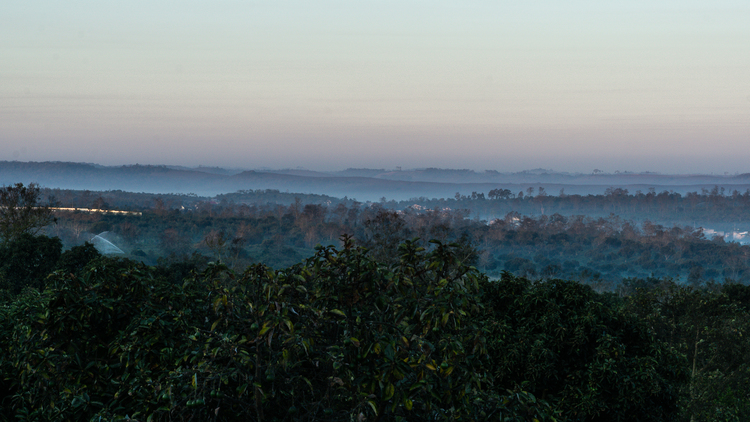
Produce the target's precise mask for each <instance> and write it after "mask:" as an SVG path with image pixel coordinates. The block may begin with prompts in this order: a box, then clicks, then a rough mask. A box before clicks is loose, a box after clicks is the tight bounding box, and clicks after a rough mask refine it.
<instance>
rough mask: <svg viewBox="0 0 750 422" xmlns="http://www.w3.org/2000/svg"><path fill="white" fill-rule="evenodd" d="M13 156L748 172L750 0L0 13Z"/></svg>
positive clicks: (63, 6) (3, 93) (140, 4)
mask: <svg viewBox="0 0 750 422" xmlns="http://www.w3.org/2000/svg"><path fill="white" fill-rule="evenodd" d="M14 159H16V160H21V161H47V160H60V161H83V162H97V163H101V164H132V163H141V164H175V165H218V166H231V167H244V168H256V167H263V166H265V167H272V168H286V167H297V166H302V167H305V168H311V169H343V168H346V167H378V168H381V167H386V168H393V167H395V166H402V167H405V168H415V167H449V168H471V169H477V170H481V169H496V170H500V171H517V170H523V169H529V168H536V167H544V168H552V169H555V170H567V171H584V172H588V171H591V170H592V169H593V168H600V169H602V170H605V171H614V170H621V171H624V170H630V171H644V170H651V171H661V172H677V173H694V172H724V171H728V172H731V173H734V172H750V2H749V1H747V0H742V1H729V0H715V1H711V2H707V1H691V0H680V1H665V0H651V1H640V0H631V1H601V0H599V1H527V2H517V1H513V2H510V1H465V2H460V3H459V2H444V1H409V0H401V1H351V0H349V1H270V0H269V1H212V2H208V1H164V0H151V1H140V0H131V1H128V2H125V1H107V2H103V1H101V0H99V1H89V2H83V1H68V2H60V1H51V0H47V1H33V0H32V1H15V0H10V1H3V2H0V160H14Z"/></svg>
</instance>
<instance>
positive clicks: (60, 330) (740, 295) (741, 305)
mask: <svg viewBox="0 0 750 422" xmlns="http://www.w3.org/2000/svg"><path fill="white" fill-rule="evenodd" d="M22 188H23V186H18V185H16V186H14V187H8V188H7V189H11V190H12V189H16V190H17V192H16V193H22V192H27V191H23V189H22ZM31 188H32V193H33V194H34V195H32V196H34V198H31V199H30V200H31V201H47V202H45V203H50V204H53V205H58V204H59V202H58V201H59V200H56V199H52V200H50V199H51V198H49V192H47V195H48V196H47V197H44V195H41V194H40V191H37V190H36V189H37V187H35V186H31ZM27 193H28V192H27ZM57 193H60V192H57ZM495 193H497V192H495ZM269 194H270V195H273V196H275V197H279V196H280V197H284V195H283V194H280V193H279V192H274V191H270V192H265V191H264V192H255V191H253V192H249V191H248V192H238V193H236V194H235V196H234V197H233V198H234V200H240V198H242V197H243V196H244V197H248V196H255V197H263V196H264V195H269ZM503 195H504V193H500V194H498V195H495V194H493V195H492V196H493V199H491V200H488V199H482V198H479V197H477V198H473V199H466V198H458V199H454V200H455V201H456V202H461V201H497V200H498V199H496V198H495V197H497V196H503ZM61 196H62V197H63V199H62V201H72V202H69V203H68V204H64V205H69V206H72V207H73V208H76V207H81V205H86V204H85V203H83V204H81V203H80V202H75V201H80V199H81V198H85V199H86V200H87V201H91V203H90V204H89V207H90V208H91V209H96V211H95V212H92V211H90V210H89V209H86V210H79V211H69V210H66V211H63V210H60V209H59V207H56V206H44V207H35V206H32V207H26V208H25V211H26V212H27V213H32V214H33V213H34V212H36V210H43V211H44V212H45V213H47V214H46V215H47V217H45V219H42V220H37V221H36V223H35V224H32V225H31V226H28V227H27V229H24V230H20V231H17V233H18V234H17V235H14V236H12V237H5V238H4V239H5V240H4V243H3V244H2V245H0V262H2V265H0V302H1V303H2V305H1V306H0V320H2V324H0V328H1V329H2V330H3V333H2V335H1V336H0V350H1V351H2V354H0V374H1V378H0V405H1V406H2V409H3V412H2V416H0V420H12V419H13V420H93V419H96V420H151V421H156V420H185V421H188V420H195V419H196V418H197V419H207V418H211V419H213V420H217V421H218V420H227V421H229V420H248V419H252V420H280V421H281V420H283V421H303V420H341V421H345V420H346V421H349V420H358V421H365V420H480V419H481V420H485V419H486V420H517V421H533V420H538V421H543V420H550V421H551V420H557V421H595V420H654V421H666V420H670V421H671V420H684V421H688V420H745V419H747V418H748V417H750V396H749V394H748V391H750V344H749V343H748V342H747V335H748V332H749V330H750V314H749V313H748V311H749V310H750V289H749V288H748V287H747V286H746V283H745V284H743V283H744V282H745V281H746V279H747V278H748V277H750V275H749V274H748V271H747V262H748V247H747V246H742V245H740V244H738V243H731V242H730V243H727V242H724V241H723V239H722V238H713V239H707V238H706V237H705V236H704V233H703V231H702V230H700V229H693V228H686V227H678V226H673V227H671V228H668V227H664V226H661V225H659V224H654V223H652V222H650V221H644V222H641V223H635V222H633V221H628V220H624V219H621V218H620V217H617V216H615V215H610V216H608V217H607V218H602V217H597V218H594V217H584V216H580V215H574V216H564V215H562V214H553V215H550V216H548V215H540V216H536V217H532V216H525V215H522V214H520V213H519V212H509V213H507V214H506V215H505V216H504V217H503V218H502V219H494V220H492V221H484V220H480V219H478V218H471V217H470V212H471V211H469V210H467V209H448V207H445V208H440V207H435V208H432V209H430V208H423V207H421V206H418V205H417V206H414V205H412V206H410V207H408V208H404V209H402V210H393V209H389V208H388V206H387V205H388V204H387V202H383V203H370V204H361V203H358V202H356V201H351V200H348V199H345V200H339V201H337V202H334V201H333V200H332V199H329V198H320V197H307V198H305V199H310V200H322V201H324V202H322V203H314V202H307V203H306V202H304V200H303V199H302V197H299V196H297V197H294V199H293V201H291V202H289V203H288V204H279V203H273V202H270V201H269V202H266V203H261V204H258V203H252V204H248V203H237V202H235V201H234V200H227V199H220V200H216V199H204V198H198V197H195V196H179V195H175V196H173V197H161V196H148V195H146V196H145V197H144V196H143V195H139V194H131V193H120V192H103V193H92V192H65V195H61ZM719 196H721V197H723V198H725V197H724V196H722V195H719ZM105 197H106V198H105ZM506 199H507V200H514V201H518V200H519V198H517V197H516V198H506ZM527 200H529V201H530V200H532V199H530V198H528V195H524V199H523V201H527ZM110 201H111V203H115V204H120V203H121V202H118V201H139V202H138V203H140V204H141V206H140V207H131V210H132V209H139V210H141V212H140V213H139V214H112V213H108V212H107V210H110V209H112V208H113V207H112V206H111V204H110ZM149 201H150V204H149ZM181 201H185V202H181ZM188 201H192V202H188ZM186 204H187V205H188V206H185V205H186ZM117 208H124V207H121V206H119V205H118V206H117ZM21 210H23V208H22V209H21ZM53 214H54V218H56V220H57V222H56V224H54V225H49V226H47V227H45V228H44V230H43V233H41V234H40V233H39V230H38V229H40V228H42V226H43V225H45V224H47V223H48V222H50V221H52V219H51V218H52V215H53ZM19 215H23V214H19ZM18 221H21V222H23V221H24V220H23V219H20V220H18ZM19 224H21V226H22V223H19ZM10 225H11V226H12V224H10ZM24 227H26V226H24ZM97 232H99V233H100V234H99V235H96V236H94V234H95V233H97ZM107 232H109V233H112V235H111V236H109V237H105V236H106V233H107ZM14 233H15V232H14ZM342 233H343V234H342ZM92 236H93V238H92ZM87 239H90V240H92V242H94V243H89V242H87V241H86V240H87ZM102 239H104V240H107V239H111V240H113V241H115V242H118V243H120V245H121V246H123V248H124V249H125V250H126V251H127V253H123V254H120V256H119V257H117V256H116V255H115V256H104V255H102V253H101V252H100V250H101V248H97V243H96V242H98V241H102ZM427 239H433V240H430V241H429V242H428V241H427ZM107 241H109V240H107ZM321 243H328V244H333V245H335V246H320V244H321ZM269 264H272V266H271V265H269ZM685 271H687V277H686V280H678V278H679V277H680V276H681V274H682V273H684V272H685ZM670 272H671V273H670ZM514 274H515V275H514ZM646 274H648V275H646ZM670 274H677V276H673V277H674V278H670V277H669V275H670ZM488 275H489V276H488ZM624 276H626V277H624ZM566 279H573V280H566ZM716 279H719V280H723V281H724V282H723V283H716V282H714V281H713V280H716ZM675 280H677V281H675ZM685 281H687V283H685Z"/></svg>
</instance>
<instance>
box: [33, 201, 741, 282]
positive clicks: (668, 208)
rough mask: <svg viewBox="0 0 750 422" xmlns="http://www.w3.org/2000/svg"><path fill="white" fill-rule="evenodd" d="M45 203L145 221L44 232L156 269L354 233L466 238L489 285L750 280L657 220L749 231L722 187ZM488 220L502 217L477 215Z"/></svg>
mask: <svg viewBox="0 0 750 422" xmlns="http://www.w3.org/2000/svg"><path fill="white" fill-rule="evenodd" d="M43 195H44V198H51V199H53V200H54V201H56V202H57V203H59V204H60V205H61V206H64V207H90V208H96V209H102V210H133V211H139V212H142V214H141V215H116V214H107V213H86V212H58V213H56V214H55V215H56V216H57V218H58V220H59V221H58V224H56V225H54V226H50V227H49V229H48V230H47V234H48V235H50V236H56V237H59V238H60V239H61V240H62V241H63V244H64V245H65V246H66V247H70V246H73V245H80V244H82V243H83V242H85V241H89V240H91V239H92V238H93V237H94V235H98V234H101V233H102V232H108V234H107V235H106V236H108V237H107V239H108V241H113V243H114V244H116V245H118V247H120V249H122V250H123V251H125V252H126V253H128V254H129V256H130V257H131V258H134V259H140V260H142V261H144V262H146V263H152V264H153V263H156V262H157V260H158V259H176V258H181V257H185V256H188V255H190V254H192V253H193V252H197V253H200V254H203V255H206V256H210V257H213V258H217V257H218V258H221V259H223V261H224V262H226V263H228V264H229V265H233V266H236V267H237V268H240V267H243V266H246V265H248V264H250V263H254V262H263V263H265V264H268V265H271V266H273V267H276V268H281V267H285V266H289V265H292V264H294V263H295V262H298V261H300V260H301V259H303V258H304V257H305V256H309V255H310V254H311V253H312V248H313V247H314V246H315V245H317V244H323V245H328V244H334V245H336V244H338V238H339V236H340V235H342V234H349V235H352V236H353V237H354V238H355V239H356V241H357V242H359V244H361V245H364V246H367V247H370V248H373V247H380V248H381V249H383V250H389V249H387V246H388V245H389V243H390V246H388V247H393V243H394V242H396V240H395V239H399V240H400V239H406V238H412V237H420V238H423V239H433V238H434V239H439V240H443V241H458V240H460V241H462V242H464V243H467V244H470V245H471V246H472V247H473V248H475V249H476V254H475V258H476V260H475V261H474V264H475V265H476V266H477V267H478V268H480V269H481V270H482V271H484V272H486V273H487V274H489V275H490V276H492V277H499V276H500V274H501V273H502V271H509V272H511V273H514V274H517V275H523V276H525V277H529V278H532V279H537V278H550V277H562V278H567V279H574V280H582V281H590V282H595V283H599V284H600V287H602V288H608V289H612V288H615V284H616V283H618V282H620V281H621V280H622V279H624V278H648V277H654V278H662V277H671V278H674V279H677V280H681V281H683V282H684V281H690V282H691V283H702V282H704V281H710V280H714V281H722V280H724V279H731V280H735V281H746V280H748V278H750V272H748V256H750V251H749V250H748V247H747V246H744V245H742V244H741V243H739V242H731V241H729V240H732V239H727V240H726V241H725V239H724V238H723V237H721V236H718V237H717V236H715V233H712V232H710V231H708V230H705V229H703V228H702V227H700V226H695V225H692V224H690V225H683V224H666V223H659V222H658V221H661V220H659V216H664V217H665V218H666V217H669V221H686V220H691V219H695V220H698V221H709V222H714V223H715V224H714V223H712V224H711V227H713V228H715V229H718V228H721V227H722V225H721V224H720V223H719V221H733V220H735V221H736V222H737V223H736V226H735V227H742V224H743V223H742V222H743V221H748V220H746V218H750V214H748V210H750V195H749V194H748V193H747V192H746V193H743V194H740V193H739V192H733V193H732V194H731V195H727V194H725V192H722V190H721V189H720V188H718V187H717V188H716V189H713V190H710V191H706V192H701V193H695V194H690V195H687V196H685V197H683V196H681V195H679V194H670V193H668V192H662V193H658V194H657V193H656V192H649V193H645V194H644V193H635V194H629V193H628V192H627V191H623V190H618V189H613V190H610V191H609V192H608V194H607V195H599V196H593V195H590V196H578V195H564V196H551V195H547V194H546V193H545V192H539V191H538V190H537V191H534V192H527V193H525V194H523V195H520V193H519V195H515V194H513V193H509V192H506V191H504V190H503V189H496V190H494V191H490V192H489V193H488V194H487V195H484V194H476V195H472V196H471V197H462V196H460V195H459V196H458V197H457V198H447V199H432V200H428V199H425V198H421V199H414V200H413V201H409V202H395V201H387V200H385V199H384V200H383V201H380V202H375V203H360V202H358V201H356V200H352V199H348V198H341V199H339V198H333V197H329V196H321V195H303V194H289V193H282V192H279V191H276V190H258V191H249V190H248V191H238V192H235V193H232V194H227V195H220V196H218V197H215V198H205V197H198V196H195V195H154V194H136V193H128V192H120V191H108V192H89V191H63V190H46V191H43ZM542 209H543V210H544V213H539V212H533V211H534V210H542ZM615 212H617V213H620V214H622V215H625V216H628V215H630V216H640V217H641V218H640V219H628V218H625V217H622V216H621V215H618V214H616V213H615ZM500 213H504V214H500ZM484 214H492V215H498V217H497V218H492V219H482V218H480V215H484ZM649 216H651V217H654V219H653V220H652V219H650V218H648V217H649ZM726 225H727V224H726V223H725V224H724V226H726ZM737 235H742V233H741V232H739V231H737ZM740 241H744V240H740Z"/></svg>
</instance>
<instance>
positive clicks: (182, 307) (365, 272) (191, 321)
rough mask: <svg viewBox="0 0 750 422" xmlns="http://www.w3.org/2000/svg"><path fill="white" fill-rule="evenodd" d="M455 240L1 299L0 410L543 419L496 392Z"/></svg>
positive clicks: (84, 279)
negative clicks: (4, 303) (394, 257)
mask: <svg viewBox="0 0 750 422" xmlns="http://www.w3.org/2000/svg"><path fill="white" fill-rule="evenodd" d="M454 249H455V248H453V247H450V246H445V245H442V244H439V243H437V244H435V245H434V247H433V250H432V252H429V253H428V252H427V251H425V250H424V249H422V248H421V247H419V245H417V244H415V243H406V244H404V245H402V246H401V247H400V249H399V252H398V254H399V256H400V259H399V262H398V263H397V264H394V265H393V266H391V267H384V266H382V265H379V264H378V263H377V262H375V261H372V260H370V259H369V258H368V256H367V255H366V254H365V253H364V251H363V250H361V249H358V248H356V247H354V246H353V244H352V242H351V240H349V239H345V241H344V247H343V248H342V249H341V250H336V249H333V248H331V247H328V248H319V249H318V252H317V253H316V255H315V256H314V257H312V258H310V259H309V260H307V261H306V262H305V263H304V264H300V265H296V266H294V267H291V268H289V269H287V270H283V271H273V270H271V269H269V268H268V267H265V266H263V265H254V266H251V267H249V268H248V269H247V270H246V271H245V272H244V273H242V274H236V273H234V272H232V271H230V270H229V269H227V268H226V267H224V266H221V265H211V266H209V267H208V268H207V269H206V270H205V271H204V272H203V273H201V274H195V275H194V276H193V277H191V278H189V279H187V280H186V281H185V282H184V283H182V284H179V285H175V283H174V282H173V280H171V279H168V278H167V277H164V276H160V275H159V274H158V273H156V272H154V270H153V269H150V268H149V267H145V266H143V265H142V264H136V263H133V262H132V261H127V260H115V259H111V258H106V257H102V258H98V259H95V260H93V261H91V262H90V263H89V264H88V266H87V267H86V269H85V270H84V271H83V273H82V274H80V275H75V274H70V273H63V272H57V273H55V275H54V276H53V277H52V278H51V279H50V281H49V284H48V289H47V290H46V291H45V292H44V293H43V294H41V293H38V292H29V293H27V294H25V295H21V296H20V297H19V298H18V299H17V300H16V301H15V302H13V303H12V304H11V305H10V306H8V307H5V308H2V309H0V330H2V332H1V333H0V349H1V350H3V353H2V354H1V355H0V370H1V371H2V377H1V379H2V385H1V386H0V387H1V388H0V392H2V393H3V394H4V395H3V396H2V397H0V402H1V403H2V406H3V409H5V410H6V411H5V412H4V413H3V414H2V415H1V416H0V420H12V419H13V418H14V416H16V417H18V418H20V419H23V420H99V417H101V420H114V419H117V418H122V417H124V416H125V415H128V416H129V417H131V418H133V419H137V420H185V421H187V420H215V421H216V420H223V421H229V420H238V421H245V420H289V421H291V420H334V421H336V420H340V421H350V420H352V419H354V420H364V419H365V418H366V419H367V420H407V419H408V420H410V421H411V420H416V421H420V420H424V421H427V420H430V421H433V420H459V419H460V420H485V419H499V418H500V416H503V417H504V419H503V420H519V421H520V420H532V419H534V418H536V419H538V420H545V419H548V416H549V413H548V412H549V409H548V407H547V406H546V404H545V403H543V402H540V401H537V400H536V399H535V398H534V397H533V395H531V394H529V393H527V392H524V391H523V390H515V389H514V390H513V391H510V392H509V391H505V390H504V389H503V390H499V391H498V390H496V389H495V388H494V387H493V382H492V377H490V376H489V375H490V374H489V372H488V371H489V368H490V362H489V361H488V360H487V354H486V352H485V344H486V338H485V333H484V330H483V329H482V327H481V326H479V325H478V323H479V322H480V320H479V319H478V318H477V316H481V315H482V314H483V312H484V311H483V305H482V304H481V301H480V296H479V295H478V290H477V288H478V283H479V282H480V281H481V280H482V279H483V276H482V275H481V274H480V273H478V272H477V271H476V270H475V269H473V268H470V267H467V266H465V265H463V263H462V262H461V259H460V257H458V256H457V255H456V254H455V253H454Z"/></svg>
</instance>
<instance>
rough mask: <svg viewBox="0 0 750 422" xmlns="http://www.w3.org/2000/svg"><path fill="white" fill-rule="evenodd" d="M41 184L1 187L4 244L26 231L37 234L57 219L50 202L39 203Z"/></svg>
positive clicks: (0, 218)
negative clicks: (45, 203)
mask: <svg viewBox="0 0 750 422" xmlns="http://www.w3.org/2000/svg"><path fill="white" fill-rule="evenodd" d="M39 196H40V193H39V185H38V184H36V183H29V185H28V186H24V185H23V183H16V184H15V185H11V186H3V187H2V188H0V239H1V241H2V242H3V243H4V244H7V243H8V242H12V241H13V240H15V239H17V238H19V237H20V236H21V235H22V234H24V233H29V234H31V235H36V234H37V233H39V231H40V230H41V229H42V228H44V227H45V226H47V225H49V224H52V223H54V222H56V221H57V219H56V218H55V217H54V216H53V215H52V210H51V209H50V206H53V205H54V204H52V203H49V204H47V205H42V204H40V203H39Z"/></svg>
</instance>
